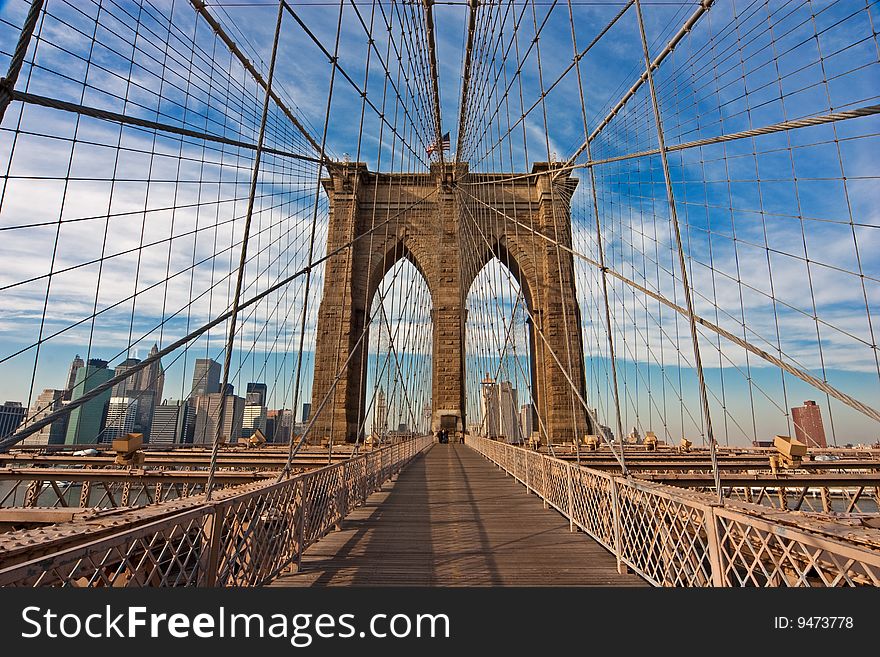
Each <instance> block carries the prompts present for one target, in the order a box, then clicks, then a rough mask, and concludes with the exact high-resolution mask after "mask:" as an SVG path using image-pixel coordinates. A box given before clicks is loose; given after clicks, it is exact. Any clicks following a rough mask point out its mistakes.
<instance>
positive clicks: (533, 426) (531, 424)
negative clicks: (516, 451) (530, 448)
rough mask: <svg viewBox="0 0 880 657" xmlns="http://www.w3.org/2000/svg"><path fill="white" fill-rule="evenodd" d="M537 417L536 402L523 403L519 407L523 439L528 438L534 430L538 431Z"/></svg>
mask: <svg viewBox="0 0 880 657" xmlns="http://www.w3.org/2000/svg"><path fill="white" fill-rule="evenodd" d="M537 419H538V418H537V416H536V415H535V405H534V404H523V405H522V406H520V407H519V427H520V432H521V433H522V439H523V440H528V439H529V436H531V435H532V432H533V431H537V429H538V423H537V422H536V420H537Z"/></svg>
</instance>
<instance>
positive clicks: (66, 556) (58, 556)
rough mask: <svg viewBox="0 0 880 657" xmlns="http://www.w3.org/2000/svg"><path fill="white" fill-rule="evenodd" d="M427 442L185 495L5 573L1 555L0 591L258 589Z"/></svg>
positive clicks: (35, 540)
mask: <svg viewBox="0 0 880 657" xmlns="http://www.w3.org/2000/svg"><path fill="white" fill-rule="evenodd" d="M432 441H433V439H432V437H431V436H422V437H416V438H413V439H411V440H406V441H402V442H399V443H395V444H393V445H389V446H387V447H383V448H381V449H377V450H374V451H371V452H366V453H363V454H360V455H358V456H356V457H353V458H351V459H349V460H346V461H344V462H342V463H336V464H333V465H328V466H326V467H323V468H320V469H318V470H313V471H311V472H306V473H303V474H300V475H298V476H296V477H292V478H290V479H286V480H284V481H280V482H277V483H274V482H268V481H267V482H266V483H262V482H261V483H260V484H251V485H248V486H243V487H242V488H247V490H246V491H244V492H237V491H235V489H227V490H226V491H223V492H224V493H226V495H224V496H223V497H220V496H218V497H217V498H216V499H215V500H213V501H211V502H205V501H204V498H203V496H201V497H202V501H201V503H198V500H197V499H195V500H194V498H190V501H191V504H192V506H191V507H190V508H185V509H182V510H180V511H179V512H174V513H171V514H170V515H165V516H164V517H161V518H158V519H156V520H155V521H152V522H145V523H143V522H141V523H137V524H135V525H133V526H132V525H128V526H126V527H124V528H123V529H120V530H119V531H115V532H114V531H112V530H111V531H110V532H109V533H108V532H107V528H106V525H102V526H99V529H100V530H101V531H100V532H99V531H97V529H96V531H93V532H89V531H85V532H82V533H81V536H78V537H77V538H76V540H74V541H73V544H72V545H71V544H69V543H68V544H66V545H65V547H64V548H63V549H61V550H60V551H57V552H55V553H53V554H50V555H47V556H39V557H36V558H33V559H30V560H27V561H22V562H20V563H16V564H14V565H10V566H8V567H5V568H4V567H3V560H4V555H3V554H2V552H0V586H75V587H80V586H81V587H100V586H108V587H127V586H259V585H261V584H265V583H267V582H269V581H271V580H272V579H274V578H275V577H276V576H277V575H278V574H280V573H281V572H282V571H284V570H285V569H287V568H289V567H291V566H294V565H296V566H299V565H300V564H301V559H302V554H303V552H304V551H305V549H306V548H308V547H309V546H310V545H311V544H313V543H314V542H315V541H317V540H318V539H319V538H321V537H322V536H323V535H324V534H326V533H327V532H328V531H329V530H330V529H331V528H332V527H333V526H334V525H336V524H338V523H339V522H340V521H341V520H342V518H344V517H345V516H346V515H347V514H348V513H349V512H350V511H351V510H352V509H354V508H355V507H358V506H360V505H361V504H363V503H364V502H365V501H366V499H367V496H368V495H369V494H370V493H371V492H373V491H375V490H377V489H378V488H379V487H381V486H382V484H383V483H384V482H385V481H386V480H388V479H389V478H390V477H391V476H392V475H393V474H395V473H397V472H399V471H400V470H401V469H402V468H403V467H404V466H405V465H406V464H407V463H408V462H409V461H410V460H411V459H412V458H413V457H415V456H416V455H418V454H419V453H421V452H422V451H424V450H425V449H426V448H427V447H429V446H430V445H431V443H432ZM193 503H194V504H193ZM153 508H154V509H155V508H157V507H153ZM120 524H123V525H124V523H120ZM40 532H45V533H46V536H47V537H50V536H55V535H57V529H55V530H53V529H52V528H45V529H41V530H31V531H27V532H22V533H21V534H22V539H23V540H26V541H28V542H30V543H31V544H33V545H39V543H40ZM97 534H100V535H97ZM4 538H5V539H9V538H13V539H14V536H10V535H6V536H5V537H4Z"/></svg>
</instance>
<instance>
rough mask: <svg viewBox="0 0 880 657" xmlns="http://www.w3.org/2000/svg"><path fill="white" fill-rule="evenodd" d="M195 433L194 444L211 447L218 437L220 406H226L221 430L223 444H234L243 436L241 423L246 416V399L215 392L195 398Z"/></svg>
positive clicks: (193, 400)
mask: <svg viewBox="0 0 880 657" xmlns="http://www.w3.org/2000/svg"><path fill="white" fill-rule="evenodd" d="M191 402H193V403H194V405H195V431H194V435H193V443H194V444H196V445H210V444H212V443H213V442H214V439H215V437H216V436H217V422H218V421H219V419H220V404H221V403H223V404H225V409H224V413H223V427H222V428H221V430H220V440H221V442H234V441H237V440H238V437H239V436H240V435H241V423H242V418H243V415H244V399H243V398H241V397H237V396H236V395H225V396H224V395H221V394H220V393H219V392H214V393H211V394H208V395H199V396H198V397H194V398H193V399H192V400H191Z"/></svg>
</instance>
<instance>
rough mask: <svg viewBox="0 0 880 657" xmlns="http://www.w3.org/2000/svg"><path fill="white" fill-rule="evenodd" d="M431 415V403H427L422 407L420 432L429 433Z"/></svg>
mask: <svg viewBox="0 0 880 657" xmlns="http://www.w3.org/2000/svg"><path fill="white" fill-rule="evenodd" d="M432 418H433V415H432V414H431V402H428V403H427V404H425V405H424V406H422V426H421V427H419V429H420V430H421V431H424V432H427V433H430V431H431V420H432Z"/></svg>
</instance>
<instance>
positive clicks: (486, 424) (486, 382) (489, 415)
mask: <svg viewBox="0 0 880 657" xmlns="http://www.w3.org/2000/svg"><path fill="white" fill-rule="evenodd" d="M480 387H481V393H482V394H481V398H480V402H481V403H480V406H481V410H482V413H483V420H482V427H483V435H484V436H486V437H487V438H498V439H503V440H505V441H506V442H509V443H515V442H521V441H522V432H521V430H520V418H519V412H518V411H517V408H518V405H517V400H516V388H514V387H513V384H512V383H511V382H510V381H500V382H498V383H496V382H495V380H494V379H492V378H491V377H490V376H489V374H488V373H487V374H486V378H485V379H483V381H482V382H481V386H480Z"/></svg>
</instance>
